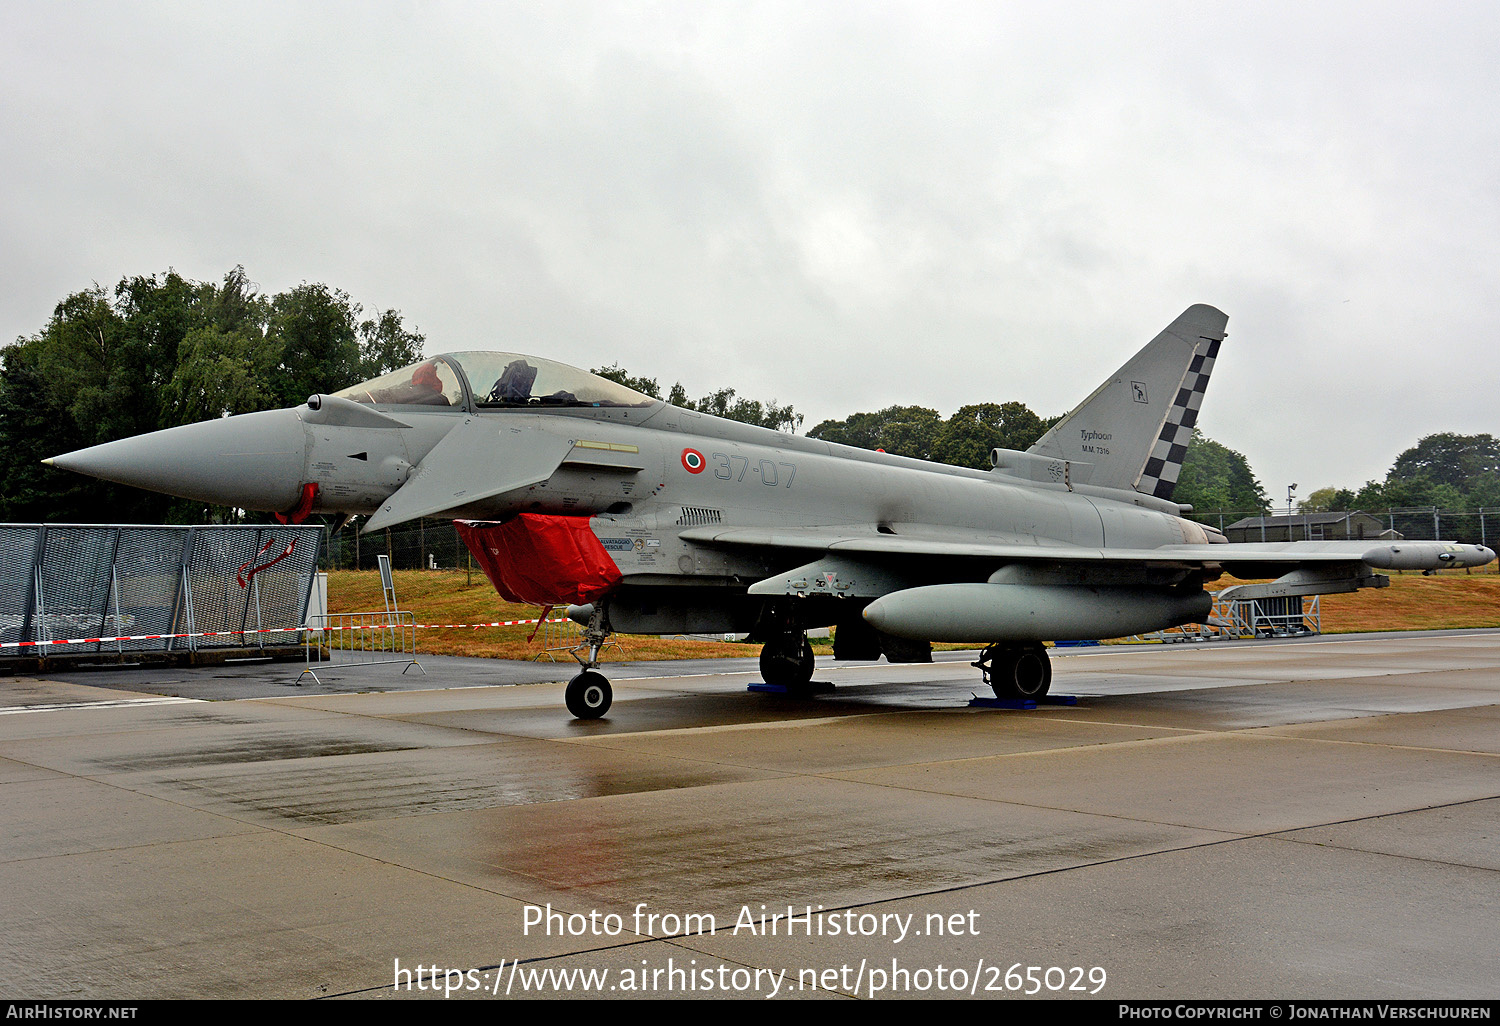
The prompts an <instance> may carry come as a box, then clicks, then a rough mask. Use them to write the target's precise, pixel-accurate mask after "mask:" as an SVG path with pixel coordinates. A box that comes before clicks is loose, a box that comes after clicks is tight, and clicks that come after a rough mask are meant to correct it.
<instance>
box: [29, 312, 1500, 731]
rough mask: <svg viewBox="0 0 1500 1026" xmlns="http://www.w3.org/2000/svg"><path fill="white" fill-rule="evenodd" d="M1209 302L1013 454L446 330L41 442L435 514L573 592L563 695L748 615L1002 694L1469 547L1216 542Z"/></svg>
mask: <svg viewBox="0 0 1500 1026" xmlns="http://www.w3.org/2000/svg"><path fill="white" fill-rule="evenodd" d="M1227 322H1228V318H1227V317H1226V316H1225V315H1224V314H1223V313H1221V312H1220V311H1218V310H1216V309H1214V308H1213V307H1211V306H1202V305H1199V306H1192V307H1189V308H1188V309H1187V310H1186V311H1185V312H1184V313H1183V314H1182V315H1181V316H1180V317H1178V318H1177V319H1176V320H1175V321H1173V322H1172V323H1171V324H1170V325H1169V326H1168V327H1167V328H1166V330H1165V331H1163V332H1162V333H1161V334H1159V335H1157V336H1156V338H1155V339H1153V340H1152V341H1151V342H1150V343H1149V344H1148V345H1147V346H1146V347H1145V348H1144V349H1142V350H1141V351H1140V352H1139V353H1137V354H1136V355H1135V356H1134V357H1132V358H1131V359H1130V360H1128V361H1127V362H1126V363H1125V365H1124V366H1123V367H1121V368H1120V369H1119V370H1118V371H1116V372H1115V373H1114V374H1112V375H1110V376H1109V377H1108V378H1107V379H1105V381H1104V383H1103V384H1101V385H1100V386H1099V387H1098V388H1097V389H1095V390H1094V392H1093V394H1092V395H1090V396H1089V397H1088V398H1087V399H1085V400H1084V401H1083V403H1082V404H1081V405H1079V406H1078V407H1077V408H1076V409H1075V410H1073V411H1072V412H1071V413H1069V414H1068V415H1067V416H1066V417H1064V418H1063V419H1062V420H1061V421H1060V422H1058V423H1057V424H1056V425H1055V426H1054V427H1053V428H1052V429H1051V430H1050V431H1048V432H1047V434H1046V435H1045V436H1043V437H1042V439H1041V440H1040V441H1038V442H1037V443H1036V444H1035V445H1033V446H1032V447H1031V448H1030V449H1028V450H1027V451H1025V452H1017V451H1013V450H1008V449H996V450H994V451H992V452H991V454H990V461H991V464H992V469H990V470H989V471H979V470H969V469H964V468H960V467H951V466H945V465H942V464H937V463H928V462H925V461H922V460H917V459H909V458H906V457H902V456H894V455H890V454H887V453H881V452H870V451H868V450H864V449H856V448H852V447H849V446H843V445H835V444H832V443H829V442H823V441H819V440H818V439H814V438H805V437H798V436H795V435H789V434H782V433H780V432H777V431H772V430H769V429H766V428H760V427H752V426H749V425H746V424H741V423H737V422H734V421H729V420H722V419H719V418H717V417H711V416H707V415H704V414H700V413H696V412H694V411H691V410H684V409H679V408H677V407H675V406H671V405H668V404H667V403H664V402H661V401H660V400H657V399H652V398H650V397H649V396H646V395H642V394H640V393H639V392H635V391H633V390H631V389H629V388H626V387H624V386H623V385H620V384H617V383H615V382H613V381H609V380H606V379H605V378H602V377H599V376H597V375H594V374H590V373H588V372H587V371H583V370H579V369H577V368H574V367H568V366H565V365H563V364H560V363H555V362H553V361H552V360H548V359H542V358H538V357H534V356H523V355H519V354H516V353H499V352H461V353H448V354H445V355H442V356H435V357H433V358H431V359H429V360H425V361H423V362H422V363H420V364H417V365H416V366H413V367H408V368H406V369H404V370H399V371H396V372H394V373H391V374H386V375H384V376H382V377H379V378H376V379H374V380H372V381H366V382H364V383H362V384H359V385H356V386H354V387H352V388H346V389H344V390H343V391H341V392H335V393H333V394H331V395H314V396H311V397H309V398H308V400H307V402H306V404H305V405H302V406H298V407H296V408H293V409H285V410H272V411H266V412H262V413H250V414H245V415H243V416H238V417H230V418H225V419H221V420H214V421H209V422H206V423H202V424H191V425H186V426H183V427H177V428H171V429H168V430H166V431H158V432H154V433H152V434H147V435H141V436H138V437H135V438H127V439H122V440H120V441H115V442H109V443H106V444H104V445H98V446H94V447H92V448H89V449H82V450H79V451H77V452H72V453H68V454H66V455H63V456H57V457H54V458H53V459H51V460H49V461H48V462H49V463H51V464H53V465H54V466H57V467H62V468H64V469H67V470H73V471H77V472H79V473H83V474H89V475H92V476H94V477H98V478H102V479H104V480H107V481H115V482H118V483H121V484H128V485H134V486H137V487H140V488H145V489H150V490H153V491H158V492H165V493H167V494H170V495H176V496H181V497H183V498H188V499H194V500H197V501H202V502H208V503H215V504H219V505H225V506H235V507H240V508H243V509H252V510H265V511H271V512H276V513H279V514H281V515H282V517H283V518H290V519H292V520H300V519H302V518H305V517H306V516H308V515H309V514H310V513H330V514H344V515H367V516H369V520H368V522H367V523H366V525H365V528H364V530H366V531H378V530H380V529H382V528H386V527H389V526H391V525H393V524H399V523H402V522H403V521H408V520H412V519H415V518H417V517H428V516H436V515H441V516H444V517H451V518H454V519H455V520H456V521H457V522H458V527H459V531H460V534H461V535H462V537H463V538H464V540H465V542H466V544H467V545H468V546H469V549H470V551H471V552H473V554H474V555H475V557H476V558H477V559H478V561H479V562H480V564H481V565H482V566H483V567H484V570H485V572H486V574H487V576H488V577H489V578H490V580H491V581H492V582H493V584H494V585H495V587H496V589H497V590H498V591H499V592H500V594H501V595H502V596H503V597H505V598H506V599H509V600H512V601H521V602H527V603H532V604H536V605H541V606H559V605H567V606H569V607H570V608H569V610H568V615H569V616H571V617H573V618H574V619H575V620H577V621H578V622H580V623H582V624H584V625H585V626H586V629H585V634H584V639H585V645H584V646H581V648H580V652H582V651H586V652H587V658H584V657H583V656H582V655H579V656H578V658H579V662H580V663H581V664H582V670H581V672H580V673H579V674H578V675H577V676H576V677H574V678H573V680H572V681H571V683H570V684H569V685H568V688H567V694H566V698H567V704H568V708H569V709H570V710H571V711H572V712H573V714H574V715H576V716H579V717H584V718H594V717H598V716H602V715H604V713H605V712H606V711H607V710H608V709H609V706H610V702H611V701H612V697H613V696H612V692H611V688H610V685H609V681H608V680H607V679H606V678H605V677H604V676H603V675H602V674H601V673H600V672H599V670H598V666H599V650H600V648H601V646H602V645H603V644H604V643H605V641H606V639H607V638H608V637H609V635H610V634H611V633H613V632H622V633H632V634H666V633H679V632H690V633H700V632H748V633H750V634H751V635H752V636H754V637H755V638H757V639H758V640H761V641H763V642H764V648H763V649H762V651H761V656H760V668H761V672H762V674H763V676H764V677H765V680H766V681H767V682H768V683H770V684H776V685H782V686H784V687H786V688H787V689H789V690H792V691H797V690H800V689H805V688H806V687H807V685H808V684H809V682H810V680H811V677H812V672H813V655H812V648H811V646H810V645H809V644H808V641H807V635H806V631H807V630H808V629H809V628H812V627H822V626H833V627H834V628H835V631H836V651H835V655H836V656H837V657H840V658H853V659H874V658H878V657H879V656H880V655H882V654H883V655H885V656H886V658H887V659H889V660H891V661H920V660H926V659H930V658H931V656H930V652H931V642H934V641H938V642H971V643H979V644H982V645H984V646H986V647H985V648H984V649H983V651H982V653H981V656H980V659H979V662H978V664H976V665H978V666H979V668H980V671H981V673H982V675H983V677H984V680H985V682H986V683H987V684H989V685H990V686H991V687H992V688H993V689H994V691H995V693H996V694H997V695H999V696H1001V697H1025V698H1037V697H1041V696H1043V695H1045V694H1046V693H1047V690H1048V687H1049V686H1050V683H1051V678H1052V671H1051V666H1050V662H1049V659H1048V655H1047V648H1046V646H1045V645H1044V642H1047V641H1055V640H1057V639H1101V638H1114V637H1122V636H1127V635H1131V634H1140V633H1144V632H1148V631H1154V630H1159V629H1161V628H1165V627H1171V626H1176V625H1180V624H1185V623H1198V622H1203V621H1204V620H1206V619H1207V617H1208V615H1209V608H1210V605H1211V599H1210V596H1209V594H1208V593H1207V591H1205V590H1204V585H1205V584H1207V583H1209V582H1211V581H1214V580H1216V579H1217V578H1219V577H1220V576H1221V575H1223V574H1226V573H1227V574H1230V575H1232V576H1234V577H1239V578H1278V579H1279V580H1278V585H1279V586H1280V587H1282V588H1283V591H1284V592H1286V591H1290V592H1292V593H1297V594H1323V593H1330V592H1340V591H1353V590H1355V589H1357V588H1362V587H1378V586H1381V585H1382V584H1384V583H1385V582H1386V580H1387V579H1386V578H1384V577H1381V576H1379V575H1377V574H1376V573H1375V571H1376V570H1381V569H1434V568H1439V567H1449V566H1455V567H1459V566H1480V565H1483V564H1485V563H1488V562H1489V561H1490V560H1491V559H1493V558H1494V553H1493V552H1491V551H1490V550H1489V549H1487V548H1484V547H1482V546H1477V545H1460V544H1454V543H1450V542H1409V541H1399V542H1390V541H1368V542H1359V541H1352V542H1318V541H1303V542H1286V543H1272V544H1231V543H1229V542H1228V541H1227V540H1226V539H1225V537H1224V536H1223V535H1222V534H1221V533H1220V532H1218V531H1216V530H1214V529H1213V528H1211V527H1206V526H1204V525H1202V524H1198V523H1195V522H1193V521H1191V520H1187V519H1184V517H1183V516H1182V514H1183V513H1184V512H1187V509H1186V508H1185V507H1182V506H1179V505H1178V504H1177V503H1174V502H1173V501H1172V489H1173V486H1174V485H1175V484H1176V482H1177V475H1178V472H1179V471H1180V470H1181V468H1182V460H1183V456H1184V454H1185V453H1186V452H1187V446H1188V440H1189V439H1190V438H1191V436H1192V432H1193V425H1194V423H1195V422H1196V421H1197V418H1198V411H1199V408H1200V406H1201V404H1202V402H1203V396H1204V391H1205V389H1206V387H1207V385H1208V380H1209V375H1210V374H1211V373H1212V371H1213V367H1214V361H1215V360H1216V358H1217V356H1218V353H1219V346H1220V344H1221V343H1222V342H1223V340H1224V337H1225V331H1224V329H1225V325H1226V324H1227Z"/></svg>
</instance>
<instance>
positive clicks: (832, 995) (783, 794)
mask: <svg viewBox="0 0 1500 1026" xmlns="http://www.w3.org/2000/svg"><path fill="white" fill-rule="evenodd" d="M970 658H972V655H971V654H968V653H959V654H952V655H948V656H945V657H943V658H941V659H940V660H939V661H938V662H935V663H933V664H930V665H900V666H891V665H887V664H885V663H883V662H881V663H855V664H834V663H831V662H825V661H824V660H823V659H819V662H818V668H817V675H816V678H815V679H816V680H818V681H825V682H828V683H831V684H834V685H835V686H836V687H835V689H834V690H833V691H832V692H831V693H828V694H824V695H820V696H818V697H815V698H812V699H803V700H795V699H789V698H785V697H780V696H775V695H768V694H761V693H747V691H746V687H747V685H748V684H750V683H752V682H754V681H757V680H758V675H757V674H756V673H755V672H754V662H753V661H751V660H715V661H697V662H691V663H655V664H645V663H632V664H609V665H606V667H605V671H606V672H607V673H608V675H609V676H610V677H611V679H612V680H613V681H614V684H615V704H614V707H613V709H612V710H611V711H610V714H609V716H608V717H607V718H605V719H603V720H600V721H595V722H582V721H577V720H573V719H571V718H570V717H569V716H568V715H567V713H566V711H565V710H564V708H563V702H562V686H561V684H559V683H555V682H558V681H561V680H564V679H565V678H566V677H568V676H570V675H571V673H572V672H573V669H572V668H571V667H570V666H567V665H563V664H535V663H522V664H516V663H500V662H495V661H490V660H473V659H443V658H429V657H422V660H421V662H422V666H423V669H425V671H426V675H425V676H424V675H422V674H421V673H419V672H418V671H417V670H416V669H411V670H410V671H409V672H407V673H406V674H404V675H403V674H402V672H401V671H402V667H401V666H400V665H386V666H373V667H366V668H361V669H357V670H356V669H350V670H348V671H344V672H339V673H333V674H324V673H322V672H321V671H320V673H319V676H320V678H321V680H311V679H306V680H305V681H304V686H302V687H294V686H292V685H291V682H292V681H293V680H294V679H295V678H296V676H297V673H298V671H299V670H300V669H301V666H300V664H286V663H282V664H269V665H267V664H240V665H232V666H227V667H208V668H202V669H175V668H174V669H164V668H155V669H150V670H131V669H110V670H103V671H93V672H87V671H71V672H69V673H66V674H60V675H57V676H56V677H55V678H54V679H48V680H40V679H25V678H4V679H0V794H3V796H4V797H3V801H0V893H3V894H4V895H5V898H4V901H3V902H0V992H3V994H4V995H5V996H6V997H9V998H17V999H21V998H25V999H42V998H50V999H82V998H174V997H208V998H215V997H266V998H308V997H323V996H356V997H371V998H390V997H400V998H412V999H421V1000H434V999H436V1000H442V994H443V990H444V987H445V982H446V986H447V987H450V988H458V989H456V990H455V991H454V993H453V997H454V998H455V999H456V998H459V997H469V998H476V997H477V998H483V999H490V1000H494V999H497V996H498V997H500V998H503V997H504V996H505V995H506V994H507V992H508V993H509V995H510V996H512V997H520V996H574V997H601V996H602V997H629V996H647V997H658V998H659V997H676V996H683V995H686V996H697V997H703V996H711V997H721V996H725V995H730V996H745V997H762V998H763V997H768V996H771V995H772V994H773V993H774V994H775V995H776V996H778V997H788V996H791V997H818V998H825V999H838V998H845V997H850V996H857V997H869V996H901V997H922V996H927V997H957V996H964V997H968V996H971V995H972V996H974V997H991V998H1012V997H1015V996H1017V995H1018V993H1024V992H1026V991H1029V990H1033V989H1034V990H1036V991H1038V992H1039V995H1038V996H1041V997H1049V996H1050V997H1088V996H1091V995H1092V996H1096V997H1098V998H1104V999H1128V998H1138V999H1162V1000H1167V999H1182V998H1381V999H1398V1000H1399V999H1408V1000H1409V999H1422V998H1480V999H1493V998H1496V997H1497V996H1500V977H1497V970H1496V957H1497V953H1500V916H1497V915H1496V912H1495V910H1496V909H1497V908H1500V844H1497V840H1500V631H1465V632H1444V633H1430V634H1392V635H1357V636H1347V635H1346V636H1340V637H1322V638H1311V639H1306V640H1300V641H1290V642H1284V643H1282V642H1253V643H1244V644H1236V643H1213V644H1202V645H1175V646H1131V647H1125V646H1106V647H1099V648H1085V649H1077V650H1059V651H1058V652H1057V653H1056V654H1055V655H1054V668H1055V675H1054V679H1053V686H1052V689H1053V692H1054V693H1058V694H1064V695H1076V696H1078V704H1077V705H1073V706H1067V705H1049V706H1044V707H1042V708H1040V709H1037V710H1035V711H1014V710H995V709H981V708H971V707H969V706H968V705H967V702H968V699H969V697H970V695H971V694H972V693H973V692H975V691H979V690H981V686H980V684H979V681H978V675H977V671H975V670H973V669H971V668H970V667H969V666H968V660H969V659H970ZM527 682H531V683H527ZM548 682H551V683H548ZM789 907H790V908H791V910H792V913H793V915H794V918H792V919H791V920H790V921H788V919H787V918H786V917H787V915H788V908H789ZM549 911H550V913H551V915H549ZM778 914H779V915H780V916H781V917H782V918H780V919H777V920H774V921H773V920H771V919H770V917H771V916H772V915H778ZM763 916H764V917H765V918H764V919H763V918H762V917H763ZM710 917H711V918H710ZM710 927H712V929H711V932H710ZM434 967H436V969H437V977H436V984H435V985H436V987H437V991H436V993H434V990H433V989H432V988H433V987H434V983H433V979H432V975H431V972H432V970H433V968H434ZM1012 967H1015V968H1014V969H1013V968H1012ZM1033 967H1034V968H1033ZM450 971H451V974H450ZM403 973H404V974H405V975H404V976H403ZM395 984H401V985H403V986H401V987H400V988H399V989H398V988H396V987H395V986H393V985H395Z"/></svg>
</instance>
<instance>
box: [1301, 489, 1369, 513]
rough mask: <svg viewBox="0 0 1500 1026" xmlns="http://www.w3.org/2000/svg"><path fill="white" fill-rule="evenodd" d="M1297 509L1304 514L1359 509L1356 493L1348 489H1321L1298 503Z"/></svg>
mask: <svg viewBox="0 0 1500 1026" xmlns="http://www.w3.org/2000/svg"><path fill="white" fill-rule="evenodd" d="M1297 508H1298V509H1299V510H1301V511H1302V512H1304V513H1328V512H1337V513H1343V512H1345V511H1347V510H1351V509H1355V508H1357V507H1356V506H1355V504H1354V493H1353V492H1351V491H1350V490H1349V489H1347V488H1334V487H1333V486H1332V485H1330V486H1329V487H1327V488H1319V489H1318V490H1317V491H1315V492H1313V493H1312V494H1311V495H1309V496H1308V497H1307V498H1305V499H1303V500H1302V501H1301V502H1299V503H1297Z"/></svg>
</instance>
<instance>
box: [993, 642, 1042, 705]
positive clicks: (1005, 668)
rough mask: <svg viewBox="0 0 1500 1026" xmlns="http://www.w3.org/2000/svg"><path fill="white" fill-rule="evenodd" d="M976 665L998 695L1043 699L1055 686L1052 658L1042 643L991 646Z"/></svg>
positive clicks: (996, 695)
mask: <svg viewBox="0 0 1500 1026" xmlns="http://www.w3.org/2000/svg"><path fill="white" fill-rule="evenodd" d="M973 665H974V666H977V667H979V672H980V673H981V674H983V675H984V682H985V683H986V684H988V685H989V686H990V687H991V688H992V689H993V690H994V692H995V697H996V698H1031V699H1037V698H1042V697H1044V696H1045V695H1046V694H1047V689H1048V688H1050V687H1051V686H1052V661H1051V660H1050V659H1049V658H1048V657H1047V649H1046V646H1044V645H1042V644H1041V643H1040V642H1035V641H1033V642H1030V643H1027V644H1024V645H1017V644H1011V645H1000V644H996V645H990V646H988V647H986V648H985V649H984V650H983V651H981V652H980V653H979V660H978V661H977V662H975V663H974V664H973Z"/></svg>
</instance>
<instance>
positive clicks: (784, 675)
mask: <svg viewBox="0 0 1500 1026" xmlns="http://www.w3.org/2000/svg"><path fill="white" fill-rule="evenodd" d="M760 675H761V678H762V679H764V680H765V682H766V683H767V684H775V685H777V686H778V687H783V688H786V689H787V690H788V691H797V690H799V689H801V688H803V687H805V686H806V685H807V682H808V681H810V680H812V675H813V650H812V642H810V641H808V640H807V635H806V634H794V635H787V636H786V637H784V638H777V639H774V640H772V641H768V642H766V644H765V647H764V648H762V649H761V650H760Z"/></svg>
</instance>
